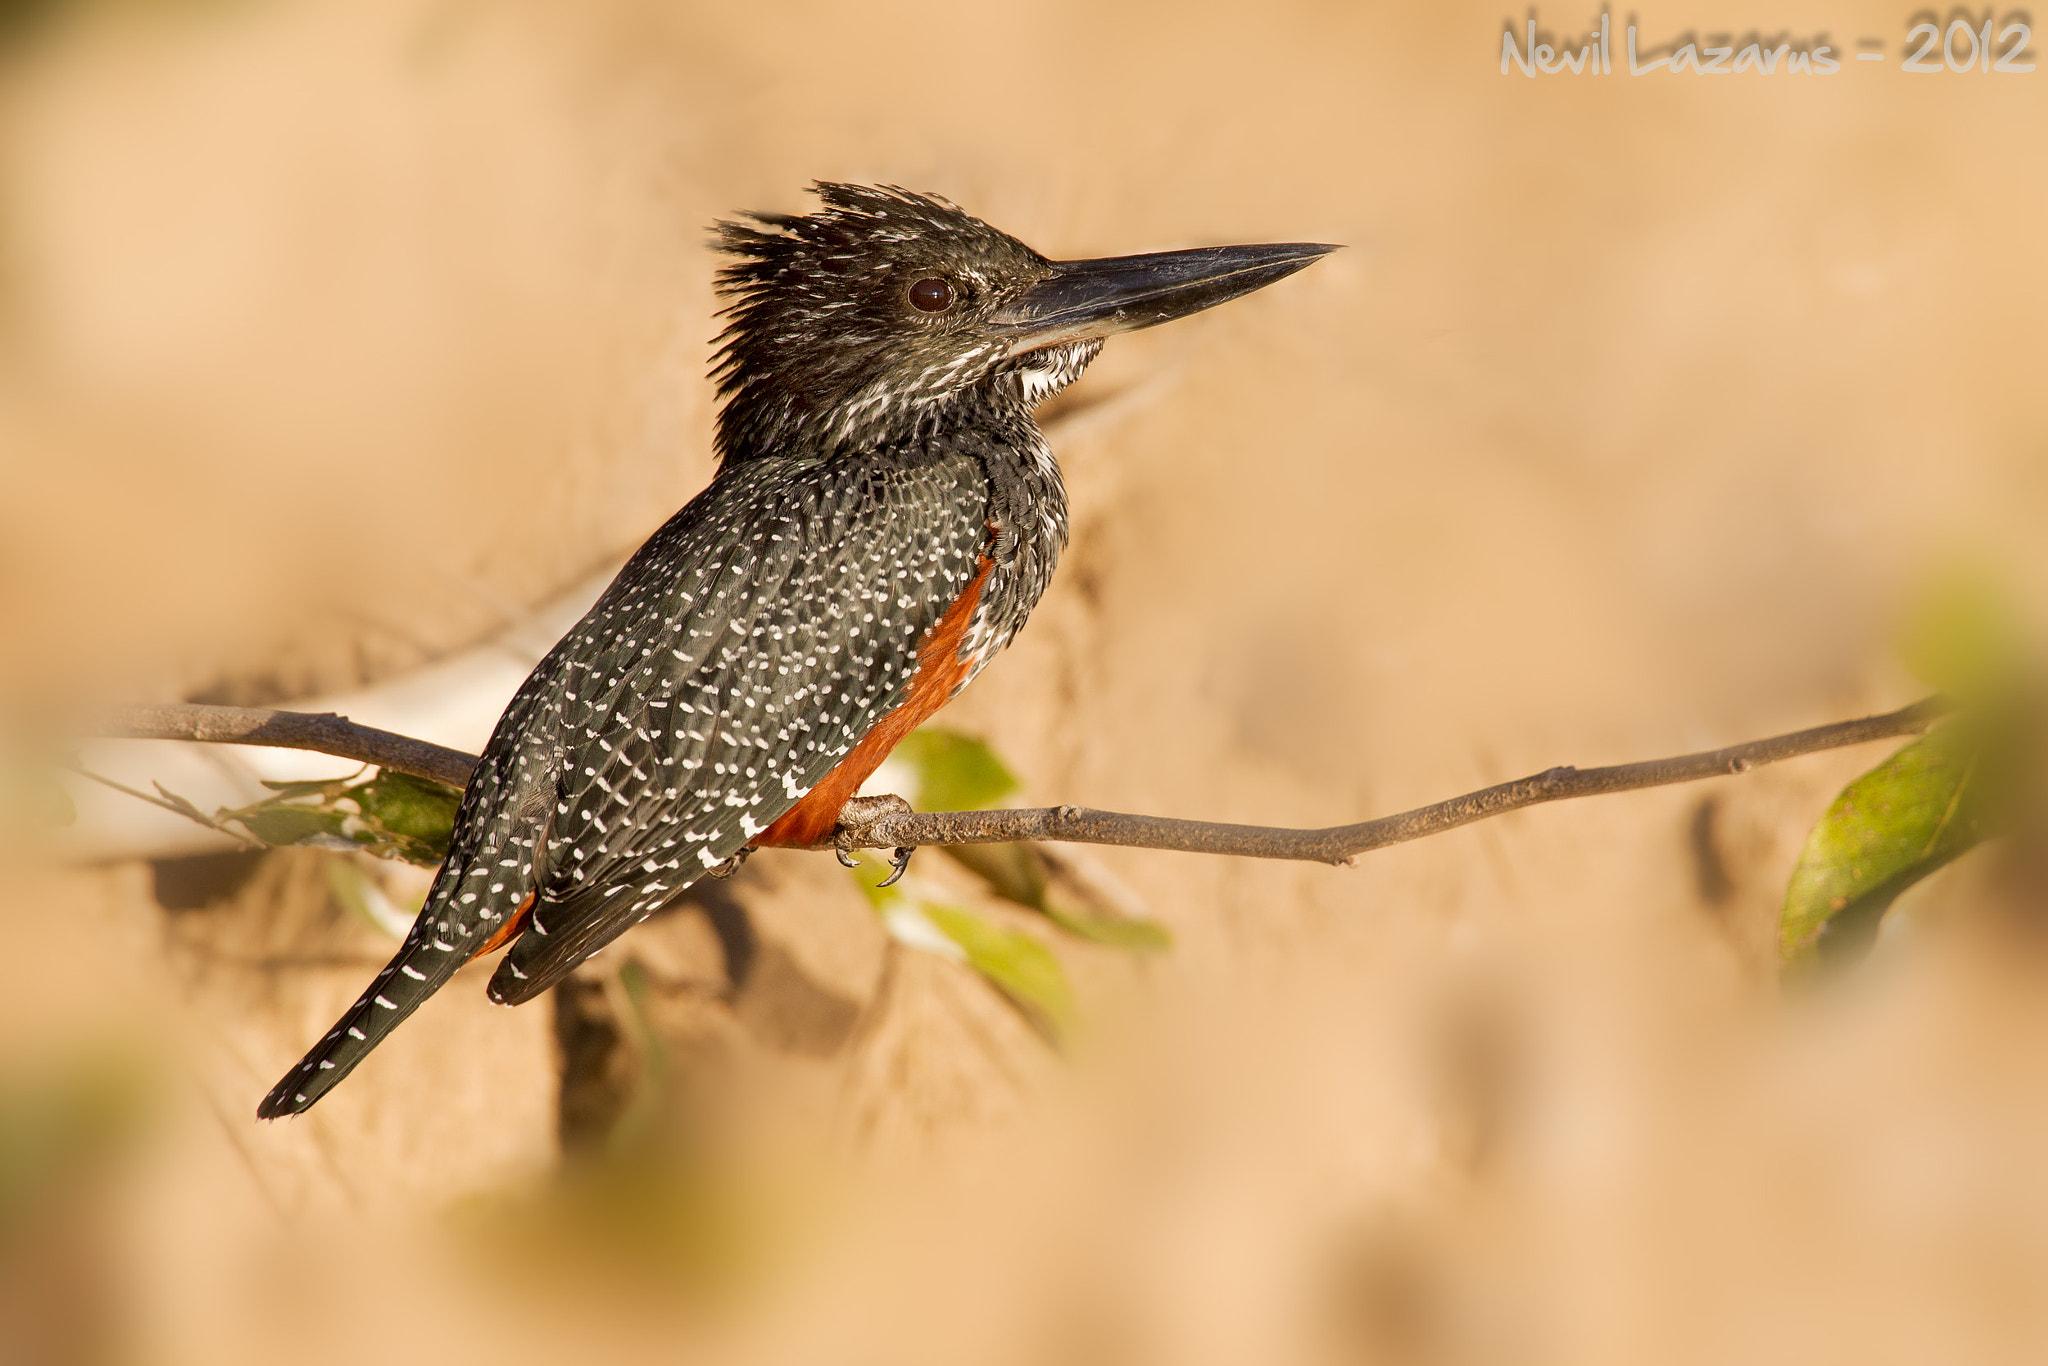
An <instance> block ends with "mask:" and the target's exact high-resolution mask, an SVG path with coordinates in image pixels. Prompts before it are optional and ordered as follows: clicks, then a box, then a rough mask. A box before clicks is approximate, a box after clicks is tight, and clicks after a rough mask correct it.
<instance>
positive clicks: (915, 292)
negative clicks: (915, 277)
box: [910, 275, 953, 313]
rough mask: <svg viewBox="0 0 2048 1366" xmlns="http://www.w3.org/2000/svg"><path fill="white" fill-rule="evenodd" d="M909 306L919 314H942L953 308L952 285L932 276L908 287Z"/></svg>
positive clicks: (947, 281)
mask: <svg viewBox="0 0 2048 1366" xmlns="http://www.w3.org/2000/svg"><path fill="white" fill-rule="evenodd" d="M910 306H911V307H912V308H914V309H917V310H918V311H919V312H921V313H944V312H945V311H946V310H947V309H949V308H951V307H952V306H953V284H952V282H951V281H950V280H941V279H940V278H939V277H938V276H936V275H934V276H932V277H931V278H930V279H928V280H919V281H918V282H917V283H916V284H914V285H912V286H911V287H910Z"/></svg>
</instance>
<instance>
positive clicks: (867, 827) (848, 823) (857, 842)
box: [831, 793, 910, 887]
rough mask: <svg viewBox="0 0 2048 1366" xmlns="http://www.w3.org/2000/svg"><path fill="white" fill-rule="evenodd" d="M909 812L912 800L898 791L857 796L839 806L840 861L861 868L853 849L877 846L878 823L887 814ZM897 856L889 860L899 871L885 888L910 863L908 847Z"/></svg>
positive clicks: (835, 840) (835, 841)
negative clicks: (878, 794) (882, 794)
mask: <svg viewBox="0 0 2048 1366" xmlns="http://www.w3.org/2000/svg"><path fill="white" fill-rule="evenodd" d="M909 814H910V803H909V802H906V801H904V800H903V799H902V798H901V797H899V796H897V795H895V794H894V793H890V794H888V795H886V796H881V797H855V798H853V799H852V800H850V801H848V802H847V803H846V805H844V806H842V807H840V808H839V826H838V828H837V829H836V830H834V831H833V832H832V846H831V847H832V852H833V853H835V854H837V855H838V856H839V861H840V862H841V863H843V864H845V865H846V866H847V867H848V868H857V867H859V866H860V864H859V861H858V860H856V859H855V858H854V857H853V851H854V850H856V849H872V848H874V847H875V845H876V841H875V839H874V837H873V833H872V832H873V830H874V828H875V824H876V822H878V821H880V820H881V819H882V818H883V817H885V816H907V815H909ZM896 855H897V856H892V857H891V858H890V860H889V866H890V867H892V868H894V869H895V870H896V871H895V872H893V873H891V874H890V875H889V879H888V881H887V882H884V883H883V884H882V885H883V886H884V887H887V886H888V885H889V883H891V882H894V881H895V880H896V879H897V878H900V877H902V876H903V869H904V866H905V865H907V864H908V863H909V862H910V854H909V851H908V850H906V849H898V850H897V851H896Z"/></svg>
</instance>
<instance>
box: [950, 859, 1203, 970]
mask: <svg viewBox="0 0 2048 1366" xmlns="http://www.w3.org/2000/svg"><path fill="white" fill-rule="evenodd" d="M941 847H942V849H943V851H944V853H945V854H946V855H947V857H949V858H951V859H952V860H953V861H954V862H956V863H958V864H960V865H961V866H962V867H963V868H966V869H967V870H968V871H969V872H972V873H974V874H975V875H976V876H978V877H980V878H981V879H982V881H984V882H986V883H988V885H989V890H990V891H992V892H994V893H995V894H996V895H997V896H999V897H1002V898H1003V899H1004V900H1005V901H1012V902H1015V903H1016V904H1017V905H1019V906H1025V907H1028V908H1030V909H1031V910H1034V911H1037V912H1038V913H1039V914H1040V915H1042V916H1044V917H1045V918H1046V919H1048V920H1050V921H1052V922H1053V924H1055V925H1058V926H1059V927H1060V928H1061V929H1063V930H1065V931H1066V932H1067V933H1068V934H1072V935H1077V936H1079V937H1080V938H1082V939H1086V940H1088V941H1090V942H1091V943H1096V944H1101V945H1104V946H1105V947H1108V948H1112V949H1126V950H1129V951H1131V952H1136V953H1156V952H1159V951H1161V950H1164V949H1169V948H1172V947H1173V936H1172V935H1171V934H1169V933H1167V930H1166V927H1165V926H1163V925H1159V924H1155V923H1154V922H1152V921H1150V920H1139V919H1136V918H1134V917H1132V916H1128V915H1122V914H1118V913H1116V912H1113V911H1105V910H1100V909H1097V908H1095V907H1092V906H1086V905H1081V904H1077V903H1076V902H1074V901H1073V900H1071V899H1070V898H1068V897H1067V896H1065V895H1062V894H1061V893H1060V892H1059V891H1058V890H1056V889H1055V888H1054V887H1053V885H1052V876H1051V870H1050V869H1049V868H1047V866H1046V861H1045V855H1044V854H1042V853H1041V852H1040V851H1039V850H1037V849H1036V848H1034V847H1032V846H1031V845H1028V844H955V845H944V846H941Z"/></svg>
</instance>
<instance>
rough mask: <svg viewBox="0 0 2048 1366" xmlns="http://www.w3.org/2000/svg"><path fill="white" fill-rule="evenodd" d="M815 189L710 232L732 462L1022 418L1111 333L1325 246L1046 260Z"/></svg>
mask: <svg viewBox="0 0 2048 1366" xmlns="http://www.w3.org/2000/svg"><path fill="white" fill-rule="evenodd" d="M816 188H817V192H818V197H819V198H820V199H821V200H822V201H823V204H824V206H823V207H822V208H821V209H820V210H819V211H818V212H816V213H813V214H805V215H793V214H753V215H749V217H750V218H751V219H752V224H742V223H720V224H719V225H718V236H717V239H716V245H717V246H718V247H719V248H720V249H721V250H723V251H725V252H727V253H729V254H731V255H732V257H733V258H734V259H733V260H732V261H731V262H730V263H728V264H727V265H726V266H725V267H724V268H723V269H722V270H720V271H719V274H718V287H719V291H720V292H721V293H722V294H724V295H725V296H726V297H727V298H728V299H729V300H730V303H729V306H728V307H727V308H726V310H725V316H726V317H727V319H728V325H727V327H726V329H725V332H724V334H723V335H722V336H721V337H720V338H719V350H718V354H717V360H716V364H715V367H714V370H713V374H714V376H715V377H716V379H717V380H718V389H719V393H720V395H721V396H722V397H723V398H724V399H725V407H724V409H723V410H722V411H721V412H720V414H719V422H718V449H719V455H720V457H721V458H722V459H724V460H726V461H731V460H734V459H739V458H744V457H745V456H747V455H749V454H756V453H767V452H769V451H773V450H778V449H785V448H788V447H792V446H803V447H808V448H810V449H814V450H819V451H821V452H822V451H828V450H831V449H836V448H838V447H841V446H844V445H848V444H862V443H868V442H878V441H882V440H887V439H889V438H890V437H892V436H895V435H898V434H901V433H904V432H907V431H911V430H915V428H916V426H917V425H918V424H919V423H920V422H922V421H924V420H927V419H928V418H929V417H930V416H932V415H934V414H936V413H938V412H940V411H942V410H943V407H944V405H945V404H946V403H948V402H949V401H953V400H959V399H963V398H966V397H968V396H970V395H981V396H984V397H987V398H990V399H993V400H994V401H996V402H999V403H1003V402H1007V403H1014V404H1016V405H1018V406H1020V407H1022V408H1025V409H1028V408H1029V407H1031V406H1033V405H1035V404H1037V403H1039V402H1041V401H1042V400H1044V399H1045V398H1047V397H1049V396H1051V395H1052V394H1054V393H1057V392H1058V391H1059V390H1060V389H1062V388H1064V387H1066V385H1068V384H1069V383H1071V382H1072V381H1073V380H1074V379H1075V378H1077V377H1078V376H1079V375H1080V373H1081V371H1082V370H1083V369H1085V368H1086V367H1087V364H1088V362H1089V361H1091V360H1093V359H1094V357H1095V353H1096V352H1097V351H1099V350H1100V349H1101V347H1102V339H1103V338H1104V337H1107V336H1109V335H1110V334H1112V333H1115V332H1128V331H1132V330H1134V329H1136V328H1140V327H1150V326H1153V325H1154V324H1156V323H1162V322H1166V321H1168V320H1170V319H1173V318H1178V317H1182V316H1185V315H1186V314H1189V313H1193V312H1196V311H1198V310H1200V309H1204V308H1207V307H1209V306H1210V305H1212V304H1218V303H1222V302H1223V301H1224V300H1226V299H1233V298H1236V297H1237V296H1238V295H1240V294H1245V293H1249V292H1250V291H1252V290H1254V289H1257V288H1259V287H1260V286H1261V285H1265V284H1270V283H1272V282H1273V281H1275V280H1278V279H1280V278H1281V277H1283V276H1286V275H1291V274H1293V273H1294V272H1295V271H1297V270H1300V269H1301V268H1302V267H1303V266H1305V265H1307V264H1309V263H1310V262H1311V261H1314V260H1315V259H1316V258H1317V257H1319V256H1322V255H1323V254H1324V253H1326V252H1329V251H1332V250H1334V248H1332V247H1328V246H1322V245H1317V244H1311V243H1285V244H1279V245H1266V246H1244V247H1208V248H1202V249H1199V250H1195V251H1171V252H1158V253H1155V254H1152V255H1148V256H1120V257H1111V258H1105V259H1101V260H1090V261H1050V260H1047V259H1046V258H1045V257H1043V256H1040V255H1039V254H1038V253H1037V252H1035V251H1033V250H1032V249H1031V248H1030V247H1027V246H1025V245H1024V244H1023V243H1022V242H1019V241H1018V240H1017V239H1016V238H1014V237H1011V236H1010V235H1009V234H1008V233H1004V232H999V231H997V230H996V229H994V228H992V227H990V226H989V225H988V224H986V223H984V222H982V221H981V220H980V219H978V218H975V217H973V216H972V215H970V214H968V213H966V212H965V211H964V210H962V209H960V208H958V207H956V206H955V205H952V204H949V203H947V202H946V201H945V200H943V199H939V198H937V197H936V196H932V195H923V194H915V193H912V192H911V191H908V190H902V189H897V188H894V187H887V188H875V187H870V186H864V185H841V184H832V183H820V184H819V185H818V186H817V187H816ZM755 225H758V226H755Z"/></svg>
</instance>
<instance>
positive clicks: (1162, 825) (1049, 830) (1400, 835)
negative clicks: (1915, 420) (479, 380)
mask: <svg viewBox="0 0 2048 1366" xmlns="http://www.w3.org/2000/svg"><path fill="white" fill-rule="evenodd" d="M1948 709H1949V704H1948V703H1947V701H1946V700H1944V699H1942V698H1939V697H1930V698H1926V699H1924V700H1922V701H1919V702H1915V703H1914V704H1913V705H1912V706H1910V707H1902V708H1900V709H1899V710H1897V711H1892V712H1886V713H1884V714H1883V715H1881V716H1867V717H1864V718H1862V719H1861V720H1857V721H1839V722H1836V723H1835V724H1834V725H1829V726H1816V727H1814V728H1813V729H1811V730H1800V731H1793V732H1792V733H1790V734H1788V735H1777V736H1773V737H1771V738H1770V739H1767V740H1752V741H1750V742H1749V743H1747V744H1741V745H1731V746H1729V747H1728V748H1726V749H1716V750H1708V751H1705V752H1703V753H1699V754H1683V755H1679V756H1677V757H1675V758H1670V759H1651V760H1648V761H1646V762H1643V763H1636V764H1616V765H1614V766H1612V767H1609V768H1588V769H1578V768H1569V767H1566V768H1552V769H1546V770H1544V771H1543V772H1541V773H1538V774H1535V775H1533V776H1531V777H1527V778H1520V779H1517V780H1516V781H1514V782H1510V783H1501V784H1499V785H1498V786H1496V787H1488V788H1483V789H1481V790H1480V791H1477V792H1468V793H1466V794H1465V795H1464V796H1462V797H1453V798H1451V799H1450V800H1449V801H1443V802H1437V803H1436V804H1434V805H1432V806H1422V807H1417V808H1416V809H1415V810H1413V811H1404V812H1402V813H1401V814H1399V815H1396V816H1385V817H1382V818H1380V819H1379V820H1372V821H1364V822H1361V823H1360V824H1357V825H1338V826H1331V827H1330V828H1328V829H1324V830H1293V829H1287V828H1285V827H1281V826H1268V825H1221V824H1216V823H1214V822H1210V821H1189V820H1176V819H1173V818H1171V817H1166V816H1131V815H1125V814H1122V813H1120V812H1116V811H1095V810H1092V809H1090V808H1088V807H1085V806H1046V807H1036V808H1028V809H1014V810H998V811H928V812H903V811H895V810H890V809H887V808H885V807H882V806H880V805H879V804H875V805H872V806H862V807H854V806H849V807H848V808H847V810H846V812H845V813H844V814H842V815H841V817H840V828H839V836H838V840H837V841H836V842H837V843H839V844H841V845H842V846H843V847H847V848H865V849H887V848H897V847H901V848H912V847H918V846H925V845H945V844H1011V843H1016V842H1020V841H1026V840H1060V841H1065V842H1068V843H1075V844H1113V845H1122V846H1124V847H1125V848H1132V849H1171V850H1178V851H1180V852H1183V853H1190V854H1232V855H1236V856H1238V857H1241V858H1267V859H1299V860H1303V861H1306V862H1312V863H1334V864H1344V863H1349V862H1350V861H1351V859H1352V858H1353V857H1354V856H1355V855H1358V854H1363V853H1366V852H1368V851H1370V850H1373V849H1382V848H1385V847H1386V846H1387V845H1390V844H1402V843H1405V842H1407V841H1409V840H1416V839H1422V838H1423V837H1425V836H1428V835H1437V834H1441V833H1443V832H1444V831H1446V830H1455V829H1456V828H1457V827H1459V826H1461V825H1469V824H1471V823H1472V822H1473V821H1481V820H1485V819H1487V818H1488V817H1489V816H1499V815H1504V814H1506V813H1507V812H1509V811H1519V810H1520V809H1521V808H1523V807H1525V806H1537V805H1540V804H1541V803H1543V802H1557V801H1565V800H1567V799H1569V798H1573V797H1594V796H1600V795H1603V794H1605V793H1609V792H1633V791H1635V790H1637V789H1639V788H1646V787H1667V786H1670V785H1672V784H1675V783H1691V782H1698V781H1700V780H1701V779H1704V778H1718V777H1723V776H1726V775H1728V774H1736V773H1747V772H1749V770H1750V769H1752V768H1755V767H1757V766H1758V765H1760V764H1771V763H1777V762H1778V761H1779V760H1781V759H1794V758H1797V757H1799V756H1800V755H1802V754H1816V753H1819V752H1820V751H1822V750H1829V749H1844V748H1847V747H1848V746H1850V745H1861V744H1867V743H1869V742H1870V741H1872V740H1884V739H1889V738H1891V737H1894V736H1899V735H1912V734H1917V733H1918V732H1920V731H1923V730H1925V729H1926V728H1927V727H1928V726H1929V725H1930V724H1932V723H1933V722H1934V721H1935V720H1936V719H1938V718H1939V717H1940V716H1941V715H1942V714H1943V713H1945V712H1946V711H1947V710H1948ZM97 729H98V733H99V734H101V735H107V736H121V737H130V738H138V739H154V740H207V741H216V742H224V743H230V744H240V745H272V746H277V747H281V748H285V749H309V750H316V751H318V752H320V753H322V754H333V755H337V756H340V757H342V758H346V759H357V760H360V761H362V762H363V763H369V764H377V765H379V766H381V767H385V768H392V769H397V770H399V771H400V772H403V773H412V774H417V775H419V776H421V777H426V778H438V779H440V780H441V781H442V782H446V783H451V784H453V785H455V786H457V787H460V786H462V785H463V784H464V783H466V782H467V781H468V780H469V774H470V770H471V769H473V768H475V766H476V762H477V761H476V759H475V757H474V756H472V755H468V754H464V753H462V752H460V751H459V750H452V749H444V748H442V747H441V746H440V745H431V744H428V743H426V742H425V741H423V740H414V739H411V738H410V737H408V736H404V735H394V734H392V733H391V732H389V731H382V730H374V729H372V728H370V727H368V726H358V725H356V724H355V723H354V722H352V721H350V720H349V719H348V718H347V717H345V716H336V715H334V714H333V713H331V712H330V713H322V714H318V715H314V714H309V713H304V712H288V711H268V710H263V709H258V708H248V707H208V706H199V705H197V704H190V703H186V704H176V705H165V706H137V707H127V708H123V709H122V710H120V711H119V712H117V713H115V714H114V715H113V716H112V717H111V718H108V719H107V720H105V721H104V722H103V723H102V725H101V726H100V727H98V728H97ZM828 847H829V846H828Z"/></svg>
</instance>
